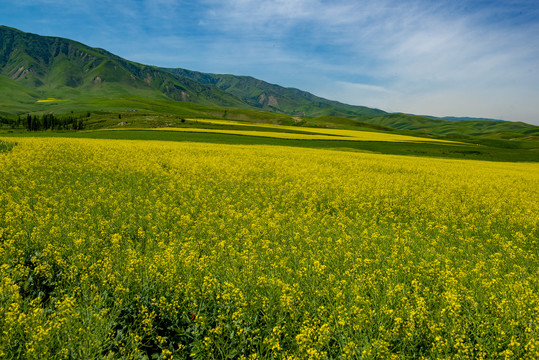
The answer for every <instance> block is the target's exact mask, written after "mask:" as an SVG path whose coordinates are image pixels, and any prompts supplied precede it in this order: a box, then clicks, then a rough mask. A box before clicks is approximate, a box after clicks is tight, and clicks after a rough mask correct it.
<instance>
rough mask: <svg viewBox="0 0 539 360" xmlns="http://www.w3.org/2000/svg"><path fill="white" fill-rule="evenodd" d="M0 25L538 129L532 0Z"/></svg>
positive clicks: (9, 15)
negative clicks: (535, 125)
mask: <svg viewBox="0 0 539 360" xmlns="http://www.w3.org/2000/svg"><path fill="white" fill-rule="evenodd" d="M0 24H3V25H7V26H12V27H15V28H18V29H20V30H23V31H27V32H33V33H38V34H40V35H50V36H61V37H66V38H70V39H74V40H77V41H80V42H83V43H85V44H87V45H90V46H95V47H101V48H104V49H107V50H109V51H111V52H112V53H115V54H117V55H119V56H122V57H124V58H126V59H129V60H133V61H138V62H141V63H144V64H150V65H157V66H164V67H181V68H186V69H190V70H197V71H203V72H212V73H228V74H237V75H250V76H254V77H256V78H259V79H262V80H265V81H268V82H270V83H276V84H279V85H282V86H287V87H296V88H300V89H302V90H306V91H309V92H312V93H314V94H315V95H319V96H322V97H325V98H328V99H332V100H338V101H342V102H345V103H349V104H355V105H365V106H370V107H377V108H380V109H382V110H385V111H390V112H408V113H414V114H429V115H435V116H475V117H491V118H498V119H504V120H513V121H525V122H528V123H532V124H537V125H539V1H537V0H513V1H486V0H483V1H480V0H469V1H461V0H454V1H435V0H413V1H405V0H401V1H398V0H378V1H363V0H359V1H352V0H273V1H264V0H257V1H254V0H201V1H187V0H152V1H150V0H116V1H105V0H91V1H90V0H84V1H83V0H32V1H30V0H0Z"/></svg>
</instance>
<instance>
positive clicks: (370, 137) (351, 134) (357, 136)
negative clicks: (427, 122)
mask: <svg viewBox="0 0 539 360" xmlns="http://www.w3.org/2000/svg"><path fill="white" fill-rule="evenodd" d="M188 120H190V121H195V122H201V123H207V124H216V125H241V126H252V127H265V128H274V129H283V130H291V131H298V130H301V131H305V132H310V133H313V135H306V136H307V137H297V139H312V140H319V138H314V137H316V136H320V135H323V136H324V137H323V138H322V139H326V140H348V141H387V142H436V143H447V144H453V145H456V144H462V143H461V142H458V141H450V140H442V139H430V138H422V137H416V136H408V135H400V134H390V133H380V132H373V131H361V130H346V129H328V128H304V127H298V126H286V125H275V124H259V123H248V122H241V121H233V120H211V119H188ZM293 135H296V134H293ZM255 136H256V135H255ZM258 136H260V135H258ZM309 136H313V138H310V137H309ZM328 136H334V137H335V138H331V139H330V138H328ZM272 137H273V136H272ZM281 138H283V139H291V138H295V137H288V136H287V137H281Z"/></svg>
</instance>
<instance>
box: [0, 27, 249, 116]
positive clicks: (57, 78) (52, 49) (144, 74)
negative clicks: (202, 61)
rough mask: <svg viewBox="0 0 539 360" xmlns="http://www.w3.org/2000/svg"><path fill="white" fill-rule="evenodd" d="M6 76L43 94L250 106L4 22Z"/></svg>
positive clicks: (1, 55) (0, 67)
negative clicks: (144, 98)
mask: <svg viewBox="0 0 539 360" xmlns="http://www.w3.org/2000/svg"><path fill="white" fill-rule="evenodd" d="M0 75H3V76H4V77H7V78H9V79H11V80H14V81H16V82H17V83H18V84H20V85H22V86H24V87H25V88H26V89H29V90H32V91H34V92H35V93H37V94H39V95H40V96H42V97H65V98H70V99H71V98H73V97H75V98H76V97H87V96H94V95H98V96H109V95H127V94H131V95H139V96H144V97H148V98H153V99H163V98H168V99H171V100H177V101H188V102H194V103H199V104H206V105H218V106H233V107H248V106H247V105H246V104H244V103H243V102H242V101H241V100H240V99H238V98H237V97H235V96H233V95H231V94H229V93H227V92H225V91H223V90H221V89H219V88H218V87H216V86H213V85H207V84H201V83H199V82H196V81H193V80H191V79H188V78H182V77H178V76H174V75H172V74H170V73H168V72H165V71H163V70H160V69H158V68H156V67H153V66H147V65H142V64H138V63H134V62H131V61H128V60H125V59H122V58H120V57H118V56H116V55H113V54H111V53H109V52H107V51H105V50H102V49H96V48H91V47H89V46H86V45H84V44H81V43H78V42H76V41H72V40H68V39H63V38H58V37H46V36H39V35H35V34H29V33H24V32H21V31H18V30H16V29H12V28H8V27H5V26H0Z"/></svg>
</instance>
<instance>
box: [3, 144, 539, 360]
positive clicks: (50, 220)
mask: <svg viewBox="0 0 539 360" xmlns="http://www.w3.org/2000/svg"><path fill="white" fill-rule="evenodd" d="M10 141H13V142H16V143H17V145H16V146H14V147H13V149H12V150H11V151H7V152H0V358H5V359H10V358H25V359H45V358H54V359H64V358H65V359H70V358H82V359H94V358H104V359H117V358H125V359H141V358H148V359H152V358H162V359H171V358H175V359H186V358H194V359H227V358H228V359H386V358H389V359H411V358H415V359H420V358H423V359H453V358H455V359H537V358H539V291H538V290H539V267H538V265H539V262H538V256H539V253H538V249H539V244H538V219H539V202H538V201H537V200H538V199H539V165H537V164H526V163H494V162H479V161H464V160H436V159H432V158H430V159H427V158H419V157H404V156H390V155H375V154H362V153H350V152H346V153H345V152H338V151H329V150H315V149H302V148H287V147H276V146H240V145H213V144H201V143H173V142H157V141H155V142H153V141H127V140H123V141H122V140H120V141H118V140H89V139H63V138H16V139H10Z"/></svg>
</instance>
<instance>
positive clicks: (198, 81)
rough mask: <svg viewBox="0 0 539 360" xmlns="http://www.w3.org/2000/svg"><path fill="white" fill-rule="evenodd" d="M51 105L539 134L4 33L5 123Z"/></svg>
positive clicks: (1, 94) (0, 53)
mask: <svg viewBox="0 0 539 360" xmlns="http://www.w3.org/2000/svg"><path fill="white" fill-rule="evenodd" d="M46 99H57V100H58V101H61V100H63V101H66V102H68V103H66V105H65V107H64V108H60V109H63V110H64V111H67V110H68V108H69V107H70V108H72V109H77V110H84V109H85V107H89V106H90V107H92V109H95V108H100V109H109V110H110V109H112V110H114V109H126V108H130V107H134V108H136V107H137V106H142V105H140V104H144V106H145V107H146V108H148V107H149V106H150V105H148V104H149V103H151V102H152V101H153V102H154V103H153V104H154V105H152V106H155V107H159V106H160V105H162V104H166V105H162V107H163V108H166V107H167V106H173V105H171V102H176V103H178V104H180V103H181V104H182V106H184V107H185V108H186V109H193V108H194V107H196V106H198V109H201V107H206V108H207V109H213V110H212V111H214V112H215V113H217V112H223V111H224V112H225V114H226V110H222V109H223V108H225V109H236V110H237V109H241V110H244V111H264V112H269V113H273V114H280V115H287V116H290V117H307V118H315V117H324V118H325V119H329V120H330V121H331V119H333V120H335V119H337V120H338V119H343V118H345V119H351V120H354V121H361V122H364V123H365V122H366V123H371V124H376V125H377V126H383V127H389V128H394V129H399V130H411V131H420V132H426V133H430V134H436V135H455V134H457V135H466V134H475V133H476V132H477V131H479V132H485V131H487V132H488V130H489V129H494V130H492V131H495V132H499V131H505V132H509V133H511V134H517V133H518V134H521V133H522V132H525V134H526V135H530V134H532V135H536V134H537V129H538V127H536V126H532V125H528V124H524V123H514V122H507V121H497V120H490V119H481V120H476V119H471V118H462V119H459V118H448V119H440V118H434V117H427V116H417V115H408V114H400V113H399V114H390V113H387V112H385V111H382V110H379V109H372V108H368V107H364V106H355V105H348V104H343V103H340V102H338V101H332V100H328V99H324V98H321V97H318V96H315V95H313V94H311V93H308V92H306V91H302V90H299V89H295V88H285V87H282V86H279V85H274V84H269V83H267V82H265V81H262V80H258V79H255V78H253V77H249V76H236V75H219V74H208V73H202V72H197V71H191V70H186V69H180V68H175V69H171V68H160V67H156V66H150V65H144V64H139V63H136V62H133V61H129V60H126V59H123V58H121V57H119V56H116V55H114V54H112V53H110V52H108V51H106V50H104V49H100V48H93V47H90V46H87V45H84V44H82V43H80V42H76V41H73V40H69V39H65V38H59V37H50V36H40V35H36V34H31V33H26V32H22V31H20V30H17V29H14V28H10V27H6V26H0V115H3V116H16V115H21V114H24V113H28V112H36V111H40V110H41V106H42V103H40V101H47V100H46ZM126 102H128V104H126ZM137 102H138V103H139V104H138V105H137V104H136V103H137ZM189 104H192V105H189ZM174 106H175V105H174ZM219 109H220V110H219ZM208 111H209V110H207V111H206V112H208ZM210 112H211V111H210ZM253 114H254V113H253ZM260 114H261V113H260ZM254 116H257V115H254ZM260 116H268V115H260ZM459 120H465V121H459ZM455 121H457V122H455ZM478 124H479V125H478ZM500 129H501V130H500ZM523 134H524V133H523Z"/></svg>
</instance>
